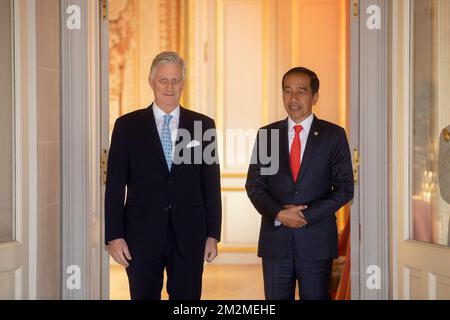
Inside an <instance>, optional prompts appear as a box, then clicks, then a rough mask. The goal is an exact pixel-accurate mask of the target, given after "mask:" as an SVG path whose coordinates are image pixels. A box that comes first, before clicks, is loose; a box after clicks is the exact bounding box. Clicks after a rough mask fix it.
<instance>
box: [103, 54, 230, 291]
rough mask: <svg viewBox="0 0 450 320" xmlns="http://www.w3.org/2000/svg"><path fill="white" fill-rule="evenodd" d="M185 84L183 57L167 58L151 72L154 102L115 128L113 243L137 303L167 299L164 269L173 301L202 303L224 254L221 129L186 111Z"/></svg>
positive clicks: (110, 184) (108, 235) (108, 226)
mask: <svg viewBox="0 0 450 320" xmlns="http://www.w3.org/2000/svg"><path fill="white" fill-rule="evenodd" d="M184 79H185V66H184V61H183V59H181V58H180V57H179V56H178V55H177V54H176V53H174V52H162V53H160V54H159V55H157V56H156V57H155V59H154V60H153V63H152V67H151V70H150V75H149V83H150V86H151V88H152V89H153V92H154V96H155V100H154V103H153V104H152V105H150V106H149V107H148V108H146V109H141V110H138V111H135V112H131V113H129V114H126V115H124V116H122V117H120V118H118V119H117V121H116V123H115V125H114V130H113V134H112V139H111V148H110V152H109V158H108V173H107V182H106V195H105V241H106V244H108V245H109V252H110V254H111V256H112V258H113V259H114V260H115V261H116V262H117V263H119V264H121V265H123V266H124V267H126V271H127V275H128V279H129V284H130V292H131V298H132V299H154V300H159V299H161V290H162V286H163V274H164V269H165V270H166V272H167V292H168V294H169V299H177V300H179V299H189V300H196V299H200V297H201V287H202V273H203V264H204V260H206V261H208V262H211V261H212V260H213V259H214V258H215V257H216V256H217V242H218V241H219V240H220V229H221V217H222V212H221V210H222V208H221V196H220V169H219V164H218V161H217V150H216V143H217V142H216V137H215V124H214V121H213V120H212V119H211V118H208V117H207V116H204V115H202V114H199V113H196V112H193V111H189V110H187V109H184V108H182V107H180V104H179V102H180V97H181V92H182V89H183V84H184ZM207 133H208V134H207ZM192 137H194V139H193V140H191V139H192ZM203 140H205V141H203Z"/></svg>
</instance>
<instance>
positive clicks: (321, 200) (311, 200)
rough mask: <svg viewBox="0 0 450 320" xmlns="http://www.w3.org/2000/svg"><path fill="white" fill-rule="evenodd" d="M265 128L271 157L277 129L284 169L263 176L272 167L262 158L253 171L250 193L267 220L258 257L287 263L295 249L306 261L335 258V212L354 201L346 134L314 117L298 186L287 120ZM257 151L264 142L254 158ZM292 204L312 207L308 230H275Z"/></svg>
mask: <svg viewBox="0 0 450 320" xmlns="http://www.w3.org/2000/svg"><path fill="white" fill-rule="evenodd" d="M261 129H266V130H268V131H267V132H268V137H269V138H268V139H267V140H268V141H269V142H268V143H267V144H268V145H267V150H268V153H269V154H271V153H272V151H271V150H272V146H271V145H270V141H271V139H270V136H271V133H272V134H273V131H271V130H272V129H275V130H278V133H279V139H278V140H277V141H276V143H278V144H279V145H278V146H279V169H278V171H277V172H276V173H275V174H273V175H262V174H261V168H262V167H268V166H269V164H262V162H261V159H260V157H259V156H258V157H256V156H254V158H255V159H257V161H255V162H256V163H252V164H250V166H249V169H248V175H247V182H246V185H245V186H246V190H247V194H248V196H249V198H250V200H251V202H252V203H253V205H254V207H255V208H256V210H257V211H258V212H259V213H260V214H261V216H262V219H261V229H260V237H259V245H258V256H260V257H262V258H268V259H283V258H285V257H287V256H288V254H289V253H291V252H293V251H292V250H294V244H295V248H296V250H297V252H298V254H299V255H300V256H301V257H302V258H303V259H305V260H328V259H334V258H336V257H337V256H338V239H337V235H338V234H337V226H336V216H335V213H336V211H338V210H339V208H340V207H342V206H343V205H344V204H346V203H347V202H348V201H350V200H351V199H352V198H353V170H352V163H351V156H350V149H349V145H348V141H347V136H346V134H345V131H344V129H343V128H341V127H339V126H337V125H335V124H332V123H330V122H327V121H324V120H320V119H318V118H317V117H315V116H314V120H313V122H312V125H311V130H310V132H309V136H308V140H307V143H306V148H305V151H304V155H303V159H302V163H301V167H300V173H299V176H298V179H297V183H294V179H293V177H292V173H291V169H290V162H289V145H288V144H289V141H288V120H287V119H285V120H282V121H278V122H275V123H272V124H270V125H268V126H266V127H263V128H261ZM261 129H260V131H259V132H258V137H259V136H260V135H261ZM257 148H260V145H259V138H257V140H256V142H255V148H254V151H253V152H254V155H255V152H256V151H257ZM274 152H275V151H274ZM271 156H273V155H271ZM288 204H294V205H308V208H307V209H306V210H305V211H304V215H305V218H306V220H307V225H306V226H305V227H303V228H298V229H290V228H287V227H284V226H281V227H275V226H274V220H275V218H276V216H277V214H278V213H279V212H280V210H282V209H283V208H284V205H288Z"/></svg>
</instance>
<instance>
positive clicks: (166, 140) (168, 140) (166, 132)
mask: <svg viewBox="0 0 450 320" xmlns="http://www.w3.org/2000/svg"><path fill="white" fill-rule="evenodd" d="M172 118H173V116H171V115H170V114H166V115H164V125H163V128H162V134H161V143H162V148H163V152H164V157H165V158H166V162H167V168H169V171H170V169H172V135H171V134H170V126H169V124H170V120H172Z"/></svg>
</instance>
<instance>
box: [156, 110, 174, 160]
mask: <svg viewBox="0 0 450 320" xmlns="http://www.w3.org/2000/svg"><path fill="white" fill-rule="evenodd" d="M166 114H167V113H165V112H164V111H162V110H161V109H160V108H159V107H158V106H157V105H156V103H153V115H154V116H155V122H156V128H157V129H158V134H159V139H160V140H161V138H162V130H163V126H164V116H165V115H166ZM169 114H170V115H171V116H172V119H171V120H170V123H169V128H170V136H171V140H172V158H173V156H174V154H175V141H176V139H177V133H178V125H179V123H180V106H179V105H178V106H177V107H176V108H175V109H174V110H173V111H172V112H171V113H169Z"/></svg>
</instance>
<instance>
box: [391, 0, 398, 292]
mask: <svg viewBox="0 0 450 320" xmlns="http://www.w3.org/2000/svg"><path fill="white" fill-rule="evenodd" d="M398 11H399V10H398V2H394V3H393V4H392V12H391V22H392V31H391V32H392V38H391V45H392V51H391V52H390V56H391V61H392V64H391V67H392V68H391V88H392V91H391V92H392V93H391V101H390V107H391V108H390V109H391V119H392V120H391V144H390V147H391V150H390V163H391V172H392V173H394V172H398V162H397V161H392V160H393V159H398V155H397V148H395V147H394V144H395V139H394V135H395V132H396V127H397V124H398V122H397V121H398V117H397V114H398V111H397V110H396V108H395V107H394V106H396V105H397V99H398V86H397V84H398V76H397V70H398V54H399V53H398V32H399V31H398V17H399V14H398ZM393 177H394V175H392V185H391V187H392V189H391V195H392V198H391V199H392V200H391V201H392V202H391V207H390V211H391V213H392V221H391V223H392V225H391V232H392V242H391V245H392V248H391V250H392V251H391V252H392V255H391V257H392V270H391V271H392V273H391V275H392V278H391V279H392V284H391V288H392V292H391V294H392V298H393V299H394V300H397V299H398V256H397V255H398V253H397V251H398V250H397V242H398V241H397V237H398V230H397V228H398V214H397V212H396V210H395V209H394V208H396V207H397V199H398V184H397V179H394V178H393Z"/></svg>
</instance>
